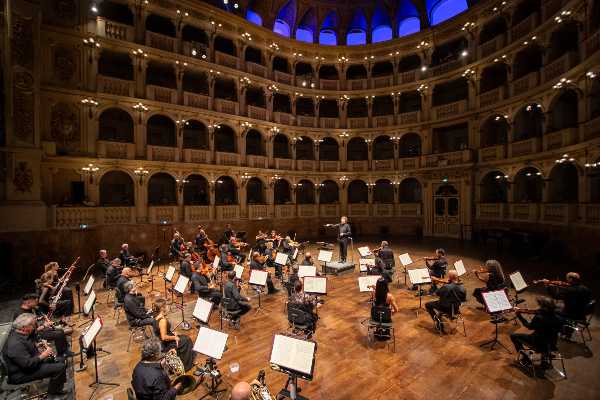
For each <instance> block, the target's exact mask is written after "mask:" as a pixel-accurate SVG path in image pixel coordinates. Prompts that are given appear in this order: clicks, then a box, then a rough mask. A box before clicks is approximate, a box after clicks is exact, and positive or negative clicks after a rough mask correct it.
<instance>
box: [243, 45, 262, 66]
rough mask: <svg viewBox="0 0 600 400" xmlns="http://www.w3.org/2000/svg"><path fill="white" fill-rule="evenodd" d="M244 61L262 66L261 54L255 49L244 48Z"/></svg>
mask: <svg viewBox="0 0 600 400" xmlns="http://www.w3.org/2000/svg"><path fill="white" fill-rule="evenodd" d="M244 61H246V62H251V63H254V64H259V65H262V63H263V57H262V52H261V51H260V50H259V49H257V48H256V47H250V46H248V47H246V51H245V52H244Z"/></svg>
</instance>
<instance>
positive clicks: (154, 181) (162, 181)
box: [148, 172, 177, 206]
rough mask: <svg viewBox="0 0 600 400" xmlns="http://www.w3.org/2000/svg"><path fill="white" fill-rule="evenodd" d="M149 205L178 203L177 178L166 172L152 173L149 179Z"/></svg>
mask: <svg viewBox="0 0 600 400" xmlns="http://www.w3.org/2000/svg"><path fill="white" fill-rule="evenodd" d="M148 205H149V206H174V205H177V183H176V182H175V178H173V177H172V176H171V175H169V174H167V173H165V172H158V173H156V174H154V175H152V176H151V177H150V180H149V181H148Z"/></svg>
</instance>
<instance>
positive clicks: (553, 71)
mask: <svg viewBox="0 0 600 400" xmlns="http://www.w3.org/2000/svg"><path fill="white" fill-rule="evenodd" d="M577 59H578V55H577V53H576V52H574V51H570V52H568V53H565V54H563V55H562V56H560V57H559V58H557V59H556V60H554V61H552V62H551V63H550V64H548V65H545V66H544V67H543V69H542V71H543V76H544V82H549V81H552V80H555V79H557V78H558V77H559V76H561V75H562V74H564V73H566V72H567V71H569V70H570V69H571V68H573V67H574V66H575V65H577V61H578V60H577Z"/></svg>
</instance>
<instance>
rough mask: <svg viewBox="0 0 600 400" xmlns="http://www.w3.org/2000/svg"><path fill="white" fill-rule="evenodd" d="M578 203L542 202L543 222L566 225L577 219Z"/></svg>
mask: <svg viewBox="0 0 600 400" xmlns="http://www.w3.org/2000/svg"><path fill="white" fill-rule="evenodd" d="M577 206H578V205H577V204H553V203H544V204H542V210H541V217H542V222H544V223H550V224H560V225H566V224H568V223H571V222H575V221H577V218H578V207H577Z"/></svg>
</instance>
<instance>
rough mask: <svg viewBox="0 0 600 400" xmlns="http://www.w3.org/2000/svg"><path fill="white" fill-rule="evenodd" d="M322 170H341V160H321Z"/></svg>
mask: <svg viewBox="0 0 600 400" xmlns="http://www.w3.org/2000/svg"><path fill="white" fill-rule="evenodd" d="M319 164H320V166H321V172H337V171H339V170H340V162H339V161H319Z"/></svg>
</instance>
